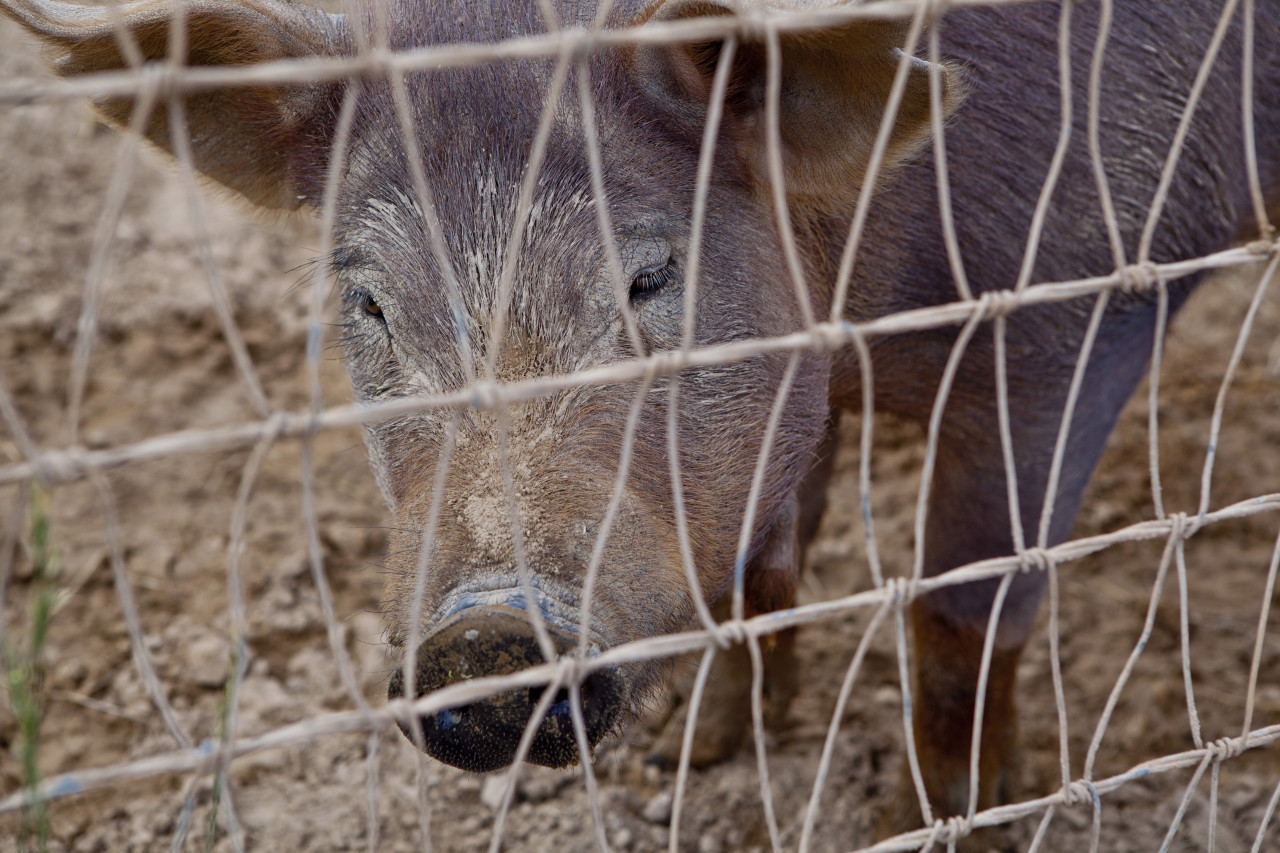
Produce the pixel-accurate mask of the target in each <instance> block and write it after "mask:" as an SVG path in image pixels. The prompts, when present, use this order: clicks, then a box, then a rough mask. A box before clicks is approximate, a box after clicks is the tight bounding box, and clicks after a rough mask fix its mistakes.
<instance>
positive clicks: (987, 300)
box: [977, 290, 1022, 320]
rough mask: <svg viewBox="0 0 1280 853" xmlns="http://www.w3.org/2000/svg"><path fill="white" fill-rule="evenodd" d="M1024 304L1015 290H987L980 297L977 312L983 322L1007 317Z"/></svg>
mask: <svg viewBox="0 0 1280 853" xmlns="http://www.w3.org/2000/svg"><path fill="white" fill-rule="evenodd" d="M1021 304H1022V297H1021V295H1020V294H1019V293H1018V292H1017V291H1015V290H987V291H984V292H982V293H981V294H979V295H978V307H977V312H978V316H980V317H981V318H982V319H983V320H994V319H996V318H997V317H1007V316H1009V315H1010V314H1012V313H1013V312H1014V310H1015V309H1017V308H1018V306H1020V305H1021Z"/></svg>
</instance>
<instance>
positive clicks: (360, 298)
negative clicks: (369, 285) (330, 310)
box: [346, 289, 387, 325]
mask: <svg viewBox="0 0 1280 853" xmlns="http://www.w3.org/2000/svg"><path fill="white" fill-rule="evenodd" d="M346 302H347V304H348V305H350V306H351V308H352V309H353V310H355V311H357V312H359V313H361V314H363V315H365V316H366V317H372V318H373V319H375V320H377V321H378V322H379V323H382V324H383V325H386V322H387V318H386V316H385V315H384V314H383V312H382V306H381V305H379V304H378V301H377V300H376V299H374V298H373V294H372V293H370V292H369V291H367V290H363V289H356V290H353V291H351V292H350V293H348V294H347V298H346Z"/></svg>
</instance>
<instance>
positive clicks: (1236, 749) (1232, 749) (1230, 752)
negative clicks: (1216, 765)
mask: <svg viewBox="0 0 1280 853" xmlns="http://www.w3.org/2000/svg"><path fill="white" fill-rule="evenodd" d="M1204 748H1205V749H1207V750H1208V751H1209V754H1210V755H1212V756H1213V760H1214V761H1225V760H1226V759H1228V758H1235V757H1236V756H1238V755H1240V754H1242V753H1243V752H1244V750H1245V747H1244V743H1243V741H1237V740H1236V739H1235V738H1229V737H1220V738H1218V739H1217V740H1215V741H1213V742H1212V743H1207V744H1205V745H1204Z"/></svg>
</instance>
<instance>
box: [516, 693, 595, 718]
mask: <svg viewBox="0 0 1280 853" xmlns="http://www.w3.org/2000/svg"><path fill="white" fill-rule="evenodd" d="M546 689H547V688H546V687H542V686H538V687H530V688H529V710H530V711H532V710H533V709H534V708H536V707H538V702H540V701H541V700H542V695H543V693H545V692H546ZM586 702H587V697H586V692H585V691H583V697H582V703H583V704H584V705H585V704H586ZM569 713H570V704H569V689H568V688H567V687H561V688H560V689H559V690H557V691H556V695H555V696H553V697H552V698H551V704H549V705H548V706H547V716H548V717H553V716H557V715H560V714H566V715H567V714H569Z"/></svg>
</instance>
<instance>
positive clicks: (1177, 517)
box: [1169, 512, 1201, 542]
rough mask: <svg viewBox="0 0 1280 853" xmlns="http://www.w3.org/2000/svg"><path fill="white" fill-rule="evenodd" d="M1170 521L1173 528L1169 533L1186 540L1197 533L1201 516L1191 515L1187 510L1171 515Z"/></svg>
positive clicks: (1175, 537)
mask: <svg viewBox="0 0 1280 853" xmlns="http://www.w3.org/2000/svg"><path fill="white" fill-rule="evenodd" d="M1169 521H1170V523H1171V524H1172V525H1173V528H1172V529H1171V530H1170V531H1169V535H1170V536H1171V537H1173V538H1174V539H1178V540H1181V541H1183V542H1185V541H1186V540H1188V539H1190V538H1191V537H1192V536H1195V535H1196V531H1197V530H1199V529H1200V524H1201V522H1200V518H1199V517H1198V516H1197V517H1195V518H1193V517H1191V516H1190V515H1188V514H1187V513H1185V512H1175V513H1173V514H1171V515H1170V516H1169Z"/></svg>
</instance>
